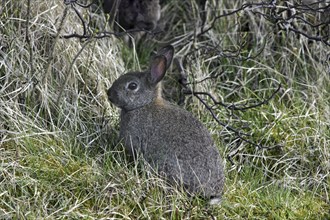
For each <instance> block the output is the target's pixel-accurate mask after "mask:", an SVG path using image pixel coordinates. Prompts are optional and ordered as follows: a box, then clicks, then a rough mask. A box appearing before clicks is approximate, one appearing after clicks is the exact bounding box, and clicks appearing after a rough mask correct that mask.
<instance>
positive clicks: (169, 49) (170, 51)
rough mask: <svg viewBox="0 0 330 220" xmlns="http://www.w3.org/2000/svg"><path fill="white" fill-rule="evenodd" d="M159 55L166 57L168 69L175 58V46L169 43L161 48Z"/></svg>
mask: <svg viewBox="0 0 330 220" xmlns="http://www.w3.org/2000/svg"><path fill="white" fill-rule="evenodd" d="M157 55H163V56H165V57H166V69H168V68H169V67H170V65H171V62H172V59H173V55H174V47H173V46H172V45H167V46H166V47H163V48H161V49H159V50H158V52H157Z"/></svg>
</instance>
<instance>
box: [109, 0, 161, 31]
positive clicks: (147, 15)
mask: <svg viewBox="0 0 330 220" xmlns="http://www.w3.org/2000/svg"><path fill="white" fill-rule="evenodd" d="M103 9H104V12H105V13H109V14H110V17H114V16H115V14H116V15H117V16H116V20H117V22H118V23H119V25H120V26H121V27H123V28H124V29H125V30H131V29H141V30H154V29H155V28H156V26H157V22H158V20H159V18H160V5H159V0H103Z"/></svg>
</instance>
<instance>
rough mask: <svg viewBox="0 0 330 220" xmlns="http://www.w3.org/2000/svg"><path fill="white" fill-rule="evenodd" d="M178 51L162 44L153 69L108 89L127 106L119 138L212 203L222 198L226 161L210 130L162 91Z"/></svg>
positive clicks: (119, 103)
mask: <svg viewBox="0 0 330 220" xmlns="http://www.w3.org/2000/svg"><path fill="white" fill-rule="evenodd" d="M173 53H174V48H173V47H172V46H167V47H165V48H163V49H161V50H160V51H159V52H158V55H157V56H156V57H155V58H154V59H153V60H152V61H151V65H150V70H149V71H146V72H130V73H127V74H125V75H123V76H121V77H119V78H118V79H117V80H116V81H115V82H114V83H113V85H112V87H111V88H110V89H109V91H108V96H109V100H110V101H111V102H112V103H113V104H115V105H116V106H118V107H120V108H121V110H122V111H121V116H120V117H121V121H120V137H121V138H122V139H123V141H124V145H125V147H126V149H127V151H128V152H129V153H131V154H132V155H134V154H135V153H136V152H139V153H142V155H143V157H144V158H145V160H146V161H147V162H149V163H150V164H151V165H152V166H153V167H154V168H156V169H158V171H159V172H160V173H161V174H163V175H164V176H166V177H167V178H168V180H169V181H170V182H172V183H174V184H180V185H181V184H182V185H183V186H184V188H185V189H186V190H187V191H188V192H190V193H191V194H198V195H202V196H203V197H205V198H208V199H211V202H210V203H213V202H215V201H220V198H221V195H222V190H223V184H224V174H223V164H222V159H221V157H220V154H219V152H218V149H217V148H216V146H215V145H214V142H213V140H212V138H211V135H210V133H209V132H208V130H207V129H206V128H205V127H204V126H203V125H202V123H201V122H200V121H198V120H197V119H196V118H195V117H193V115H192V114H191V113H190V112H188V111H186V110H184V109H181V108H179V107H178V106H176V105H172V104H170V103H168V102H166V101H165V100H164V99H163V98H162V97H161V94H160V92H159V91H160V88H159V81H160V80H161V79H162V78H163V77H164V75H165V72H166V69H167V68H168V66H169V62H170V61H171V60H172V57H173ZM131 83H133V84H131ZM135 84H136V86H135ZM129 87H130V88H131V89H129ZM132 88H133V90H132ZM135 88H136V89H135ZM212 199H213V200H212Z"/></svg>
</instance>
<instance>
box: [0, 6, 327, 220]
mask: <svg viewBox="0 0 330 220" xmlns="http://www.w3.org/2000/svg"><path fill="white" fill-rule="evenodd" d="M198 2H199V1H196V2H194V1H192V2H178V1H166V2H165V3H164V5H163V18H162V19H163V21H162V22H163V24H164V25H163V27H164V28H165V30H171V31H165V33H164V34H163V35H157V36H156V38H155V39H156V40H153V41H148V42H144V43H143V42H140V44H137V46H136V47H134V44H133V47H130V46H127V45H125V43H124V42H123V41H122V40H121V39H117V38H114V37H108V38H103V39H89V40H87V41H84V40H82V41H80V40H78V39H75V38H72V39H64V38H60V37H59V36H60V35H63V34H70V33H73V32H77V33H81V31H82V30H81V22H80V20H79V18H78V17H77V15H76V14H75V12H74V11H73V10H72V9H70V7H69V6H65V5H64V4H63V2H58V1H30V8H28V7H27V2H24V3H23V2H18V1H14V0H10V1H7V2H6V3H1V4H3V7H2V8H1V9H0V10H1V12H2V13H1V15H0V16H1V19H0V22H1V23H0V24H1V25H0V29H1V34H0V39H1V45H0V218H13V219H21V218H31V219H34V218H69V219H71V218H86V219H107V218H123V219H139V218H145V219H206V218H218V219H224V218H229V219H250V218H257V219H264V218H267V219H268V218H269V219H302V218H310V219H327V218H329V217H330V216H329V213H328V210H329V207H330V206H329V184H330V182H329V181H330V180H329V166H330V164H329V161H330V150H329V146H330V132H329V115H330V108H329V106H330V99H329V97H330V96H329V95H330V94H329V93H330V90H329V87H328V85H329V83H330V77H329V74H328V71H329V69H328V66H327V65H324V64H325V61H326V57H327V56H328V49H329V47H328V46H326V45H325V44H322V42H312V43H311V42H310V41H309V40H308V39H306V38H304V37H302V36H300V37H299V38H297V35H296V34H294V33H284V32H281V35H280V39H279V37H278V35H276V33H274V30H275V26H274V25H273V24H272V23H271V22H270V21H268V20H266V19H265V18H264V17H262V16H260V15H258V14H254V13H250V12H251V11H241V12H240V13H237V14H233V15H230V16H225V17H223V18H221V19H219V20H218V21H217V22H216V23H215V26H214V27H213V28H212V29H211V30H210V31H208V32H207V33H205V34H204V35H202V36H198V33H200V32H199V31H200V29H198V27H199V26H198V25H201V24H202V23H203V19H206V20H205V22H206V23H205V24H206V27H208V25H210V24H211V21H212V17H214V16H217V15H221V14H223V13H228V12H231V11H233V10H234V9H237V8H239V7H240V6H241V5H242V4H243V2H242V1H235V2H230V1H224V2H223V3H222V4H219V3H217V2H216V1H207V2H208V3H207V5H206V7H204V9H205V11H203V12H200V10H199V7H201V6H199V3H198ZM77 9H78V10H80V12H81V14H82V15H83V16H84V18H87V17H88V14H89V13H90V11H89V10H85V9H82V8H79V7H77ZM190 12H191V13H190ZM204 12H205V14H203V13H204ZM27 16H29V19H28V22H27ZM242 18H243V19H242ZM100 19H101V20H102V19H104V18H102V16H100ZM243 21H244V22H243ZM103 22H104V21H103ZM196 24H198V25H196ZM244 25H249V29H246V28H245V29H244V28H243V26H244ZM59 31H60V32H59ZM307 31H313V30H307ZM56 36H57V37H56ZM251 39H254V40H251ZM243 41H246V42H245V43H244V44H242V42H243ZM159 42H160V44H165V43H166V42H171V43H173V44H174V45H175V47H176V49H177V54H178V57H182V58H183V65H184V66H183V67H184V71H185V72H186V73H187V74H188V78H189V81H190V82H191V83H192V84H190V86H191V87H192V88H193V89H195V90H196V91H197V90H198V91H207V92H209V93H210V94H212V95H213V96H214V97H215V98H216V99H218V100H219V101H222V102H224V103H228V104H235V105H236V106H238V107H239V106H242V105H244V104H246V103H247V104H253V103H257V102H260V101H262V100H264V99H265V97H269V96H270V95H272V93H273V92H274V90H275V89H276V88H277V86H278V84H279V83H280V84H281V85H282V87H281V89H280V90H279V92H278V93H277V94H276V95H275V96H274V98H273V99H271V100H270V101H269V102H268V103H265V104H264V105H262V106H259V107H258V108H251V109H247V110H244V111H231V110H228V109H226V108H224V107H218V108H213V110H214V113H215V116H216V117H218V119H219V120H221V121H222V122H223V123H224V124H228V125H229V126H231V127H233V128H236V129H237V130H239V131H242V132H245V133H248V134H250V136H247V138H248V139H249V140H250V141H252V142H254V143H257V144H259V145H260V146H264V148H262V147H256V145H253V144H250V143H248V142H244V141H242V140H241V139H240V138H238V137H237V135H236V134H235V133H233V132H232V131H231V130H229V129H228V128H227V127H222V126H220V125H219V124H218V123H217V122H216V121H215V120H214V118H213V117H212V116H211V115H210V114H207V113H208V111H207V109H206V108H205V106H204V105H203V104H201V103H200V102H198V100H197V99H194V98H192V100H190V101H189V102H186V105H185V106H184V107H185V108H187V109H189V110H191V111H192V112H193V113H194V114H195V115H196V116H198V117H199V118H200V119H201V120H202V121H203V122H204V123H205V124H206V125H207V127H208V128H209V129H210V131H211V132H212V134H213V136H214V138H215V141H216V143H217V145H218V146H219V150H220V152H221V154H222V155H223V157H224V158H227V157H229V159H230V160H229V159H228V160H225V165H226V177H227V179H226V187H225V192H224V197H223V202H222V204H221V205H220V206H214V207H210V206H208V205H207V202H206V201H203V200H202V199H200V198H190V197H189V196H188V195H186V193H185V192H184V190H182V189H178V188H175V187H173V186H169V185H168V184H167V183H166V182H165V181H164V180H163V179H161V178H160V177H159V176H158V175H157V174H156V173H155V172H154V171H152V170H151V169H150V168H148V166H147V164H144V162H143V159H138V160H136V161H131V160H130V159H129V157H127V156H126V155H125V152H124V151H123V148H122V146H121V145H120V144H119V141H118V124H119V114H118V113H119V112H118V109H116V108H114V107H113V106H112V105H110V104H109V102H108V101H107V96H106V88H108V87H109V86H110V84H111V83H112V82H113V81H114V80H115V79H116V78H117V77H118V76H119V75H121V74H123V73H124V72H125V71H127V70H139V69H142V70H143V69H146V68H147V65H148V61H149V57H150V54H152V53H153V51H154V50H155V47H158V44H159ZM239 45H242V48H241V49H242V50H241V51H240V52H238V53H234V52H235V51H236V50H237V48H239ZM236 52H237V51H236ZM222 72H223V73H222ZM219 73H222V74H219ZM216 74H219V77H216V78H213V79H211V80H203V79H205V78H206V77H210V76H214V75H216ZM199 81H203V82H202V83H197V82H199ZM205 102H206V103H208V104H209V105H211V104H212V101H211V100H210V99H207V98H205ZM232 162H233V163H232Z"/></svg>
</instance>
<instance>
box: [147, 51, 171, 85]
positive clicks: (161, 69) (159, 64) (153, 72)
mask: <svg viewBox="0 0 330 220" xmlns="http://www.w3.org/2000/svg"><path fill="white" fill-rule="evenodd" d="M166 63H167V60H166V57H165V56H164V55H159V56H156V57H155V58H154V59H153V60H152V62H151V66H150V77H149V80H150V82H151V83H152V84H157V83H158V82H159V81H160V80H162V79H163V77H164V75H165V72H166Z"/></svg>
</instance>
